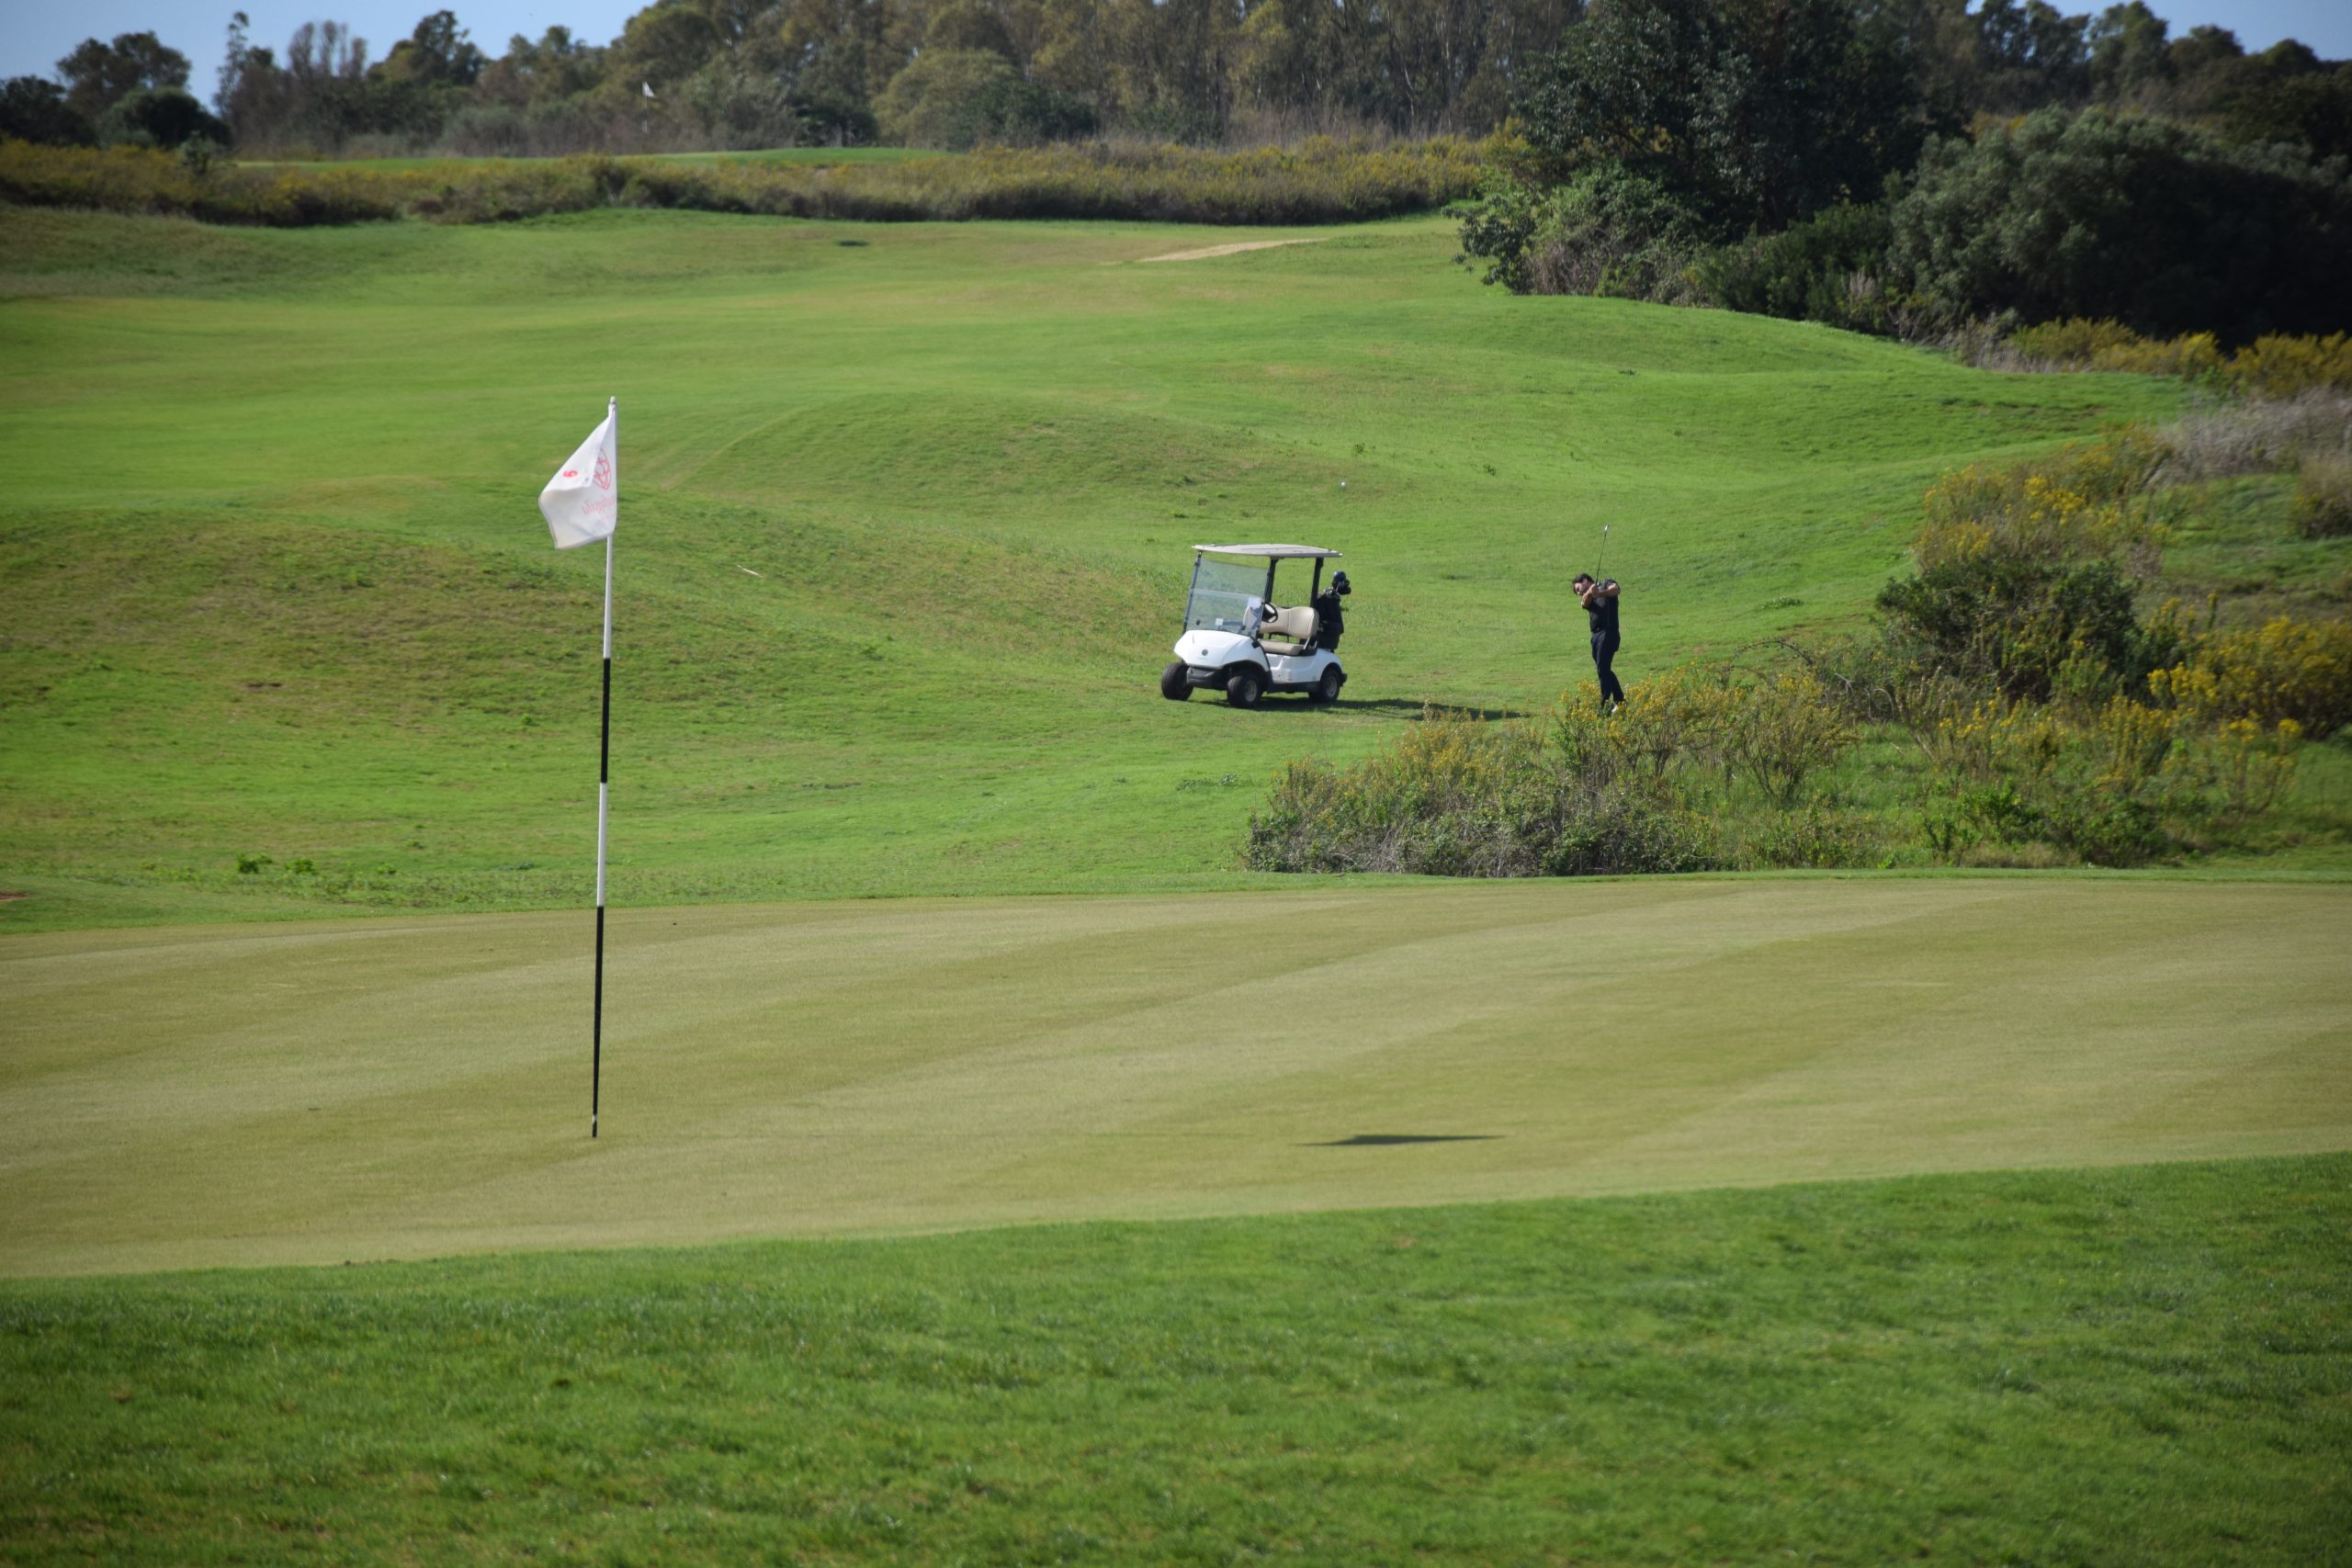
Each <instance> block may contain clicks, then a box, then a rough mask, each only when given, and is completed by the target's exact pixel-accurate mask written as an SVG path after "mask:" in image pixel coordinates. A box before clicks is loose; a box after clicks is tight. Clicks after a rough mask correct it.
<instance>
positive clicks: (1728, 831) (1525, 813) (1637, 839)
mask: <svg viewBox="0 0 2352 1568" xmlns="http://www.w3.org/2000/svg"><path fill="white" fill-rule="evenodd" d="M1854 739H1855V737H1854V734H1853V731H1852V729H1851V728H1849V726H1848V725H1847V724H1846V722H1845V721H1844V719H1843V717H1842V716H1840V715H1839V713H1838V710H1837V708H1836V706H1835V705H1833V704H1832V703H1830V702H1829V701H1827V699H1826V694H1825V693H1824V690H1823V688H1822V685H1821V682H1820V681H1819V679H1818V678H1817V677H1816V676H1815V674H1814V672H1813V671H1811V670H1810V669H1808V668H1806V667H1804V666H1802V665H1792V666H1789V667H1785V668H1781V669H1777V670H1774V671H1769V672H1767V673H1766V674H1765V675H1763V676H1762V677H1761V678H1758V679H1753V680H1745V679H1737V678H1735V677H1734V676H1733V675H1732V674H1731V673H1729V672H1728V671H1723V670H1720V669H1712V670H1694V671H1676V672H1674V673H1671V674H1668V675H1664V676H1660V677H1658V678H1657V679H1656V680H1653V681H1650V682H1645V684H1644V685H1643V687H1642V689H1641V690H1640V691H1639V692H1638V693H1636V694H1634V701H1632V702H1629V703H1627V704H1626V705H1624V706H1623V707H1622V708H1620V709H1618V710H1617V711H1616V712H1615V713H1614V714H1604V713H1602V712H1601V711H1600V705H1598V704H1597V703H1596V702H1594V701H1593V697H1592V693H1591V690H1590V688H1589V687H1588V688H1587V689H1585V690H1584V691H1581V692H1578V693H1576V694H1571V695H1569V696H1566V697H1564V698H1562V699H1561V701H1560V703H1559V704H1558V705H1555V707H1554V709H1553V710H1552V711H1551V712H1550V713H1549V714H1548V715H1546V716H1544V717H1543V718H1541V719H1526V720H1516V721H1511V722H1507V723H1501V724H1487V723H1483V722H1481V721H1480V720H1478V719H1476V718H1474V717H1470V716H1463V715H1453V714H1446V713H1443V712H1440V711H1437V710H1430V711H1428V712H1426V713H1425V714H1424V716H1423V718H1422V721H1421V722H1420V723H1419V724H1417V725H1414V726H1413V727H1412V728H1410V729H1409V730H1408V732H1407V733H1406V734H1405V735H1404V736H1402V737H1401V738H1400V739H1398V740H1397V742H1396V743H1395V744H1394V745H1392V746H1390V747H1387V748H1385V749H1384V750H1381V751H1378V752H1376V753H1374V755H1373V756H1371V757H1369V758H1367V759H1365V760H1364V761H1362V762H1360V763H1358V764H1356V765H1355V766H1353V767H1351V768H1348V769H1344V770H1341V769H1335V768H1333V767H1331V766H1330V765H1329V764H1328V763H1324V762H1313V761H1309V762H1295V763H1293V764H1291V766H1290V767H1289V768H1288V769H1286V770H1285V771H1284V772H1283V774H1282V775H1281V777H1280V778H1279V779H1277V781H1276V782H1275V784H1274V787H1273V790H1272V793H1271V794H1270V795H1269V796H1268V799H1267V803H1266V808H1265V809H1264V810H1263V811H1262V812H1261V813H1258V814H1256V815H1253V816H1252V818H1250V842H1249V850H1248V857H1249V862H1250V864H1251V865H1252V866H1253V867H1256V868H1258V869H1260V870H1264V871H1402V872H1419V873H1427V874H1438V875H1451V876H1582V875H1595V874H1622V873H1631V872H1672V871H1702V870H1708V869H1711V868H1717V867H1724V866H1729V865H1733V864H1762V865H1822V864H1829V863H1851V856H1852V855H1854V854H1855V853H1857V852H1858V850H1859V846H1860V843H1861V841H1862V839H1863V837H1864V835H1863V833H1862V832H1861V830H1860V829H1859V828H1858V827H1857V826H1856V825H1855V824H1854V823H1852V822H1850V821H1849V820H1848V819H1847V818H1844V817H1843V816H1842V815H1840V814H1839V813H1838V812H1837V811H1836V810H1834V809H1833V808H1831V807H1829V806H1828V805H1827V804H1826V803H1825V802H1823V801H1821V800H1819V799H1815V798H1811V797H1809V795H1808V793H1807V786H1808V785H1809V784H1810V783H1811V781H1812V780H1813V779H1814V778H1815V776H1816V774H1817V773H1819V772H1820V771H1821V770H1823V769H1825V768H1826V767H1828V766H1830V765H1831V764H1833V763H1834V762H1835V761H1837V760H1838V757H1839V756H1841V755H1842V754H1843V753H1844V751H1845V750H1847V748H1849V746H1851V745H1852V743H1853V741H1854ZM1735 846H1737V848H1736V850H1735Z"/></svg>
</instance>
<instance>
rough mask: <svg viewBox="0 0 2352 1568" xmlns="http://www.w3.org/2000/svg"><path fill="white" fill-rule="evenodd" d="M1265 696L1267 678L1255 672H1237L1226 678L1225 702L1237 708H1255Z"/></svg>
mask: <svg viewBox="0 0 2352 1568" xmlns="http://www.w3.org/2000/svg"><path fill="white" fill-rule="evenodd" d="M1265 694H1266V680H1265V677H1264V676H1262V675H1261V674H1259V673H1258V672H1257V671H1255V670H1236V671H1234V672H1233V673H1232V674H1230V675H1228V676H1227V677H1226V681H1225V700H1226V701H1227V702H1228V703H1231V704H1232V705H1234V706H1235V707H1238V708H1254V707H1256V706H1257V705H1258V699H1259V698H1260V697H1262V696H1264V695H1265Z"/></svg>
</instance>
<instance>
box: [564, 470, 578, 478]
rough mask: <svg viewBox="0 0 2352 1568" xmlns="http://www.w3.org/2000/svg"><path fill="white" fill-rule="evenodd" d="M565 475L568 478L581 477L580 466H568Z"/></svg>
mask: <svg viewBox="0 0 2352 1568" xmlns="http://www.w3.org/2000/svg"><path fill="white" fill-rule="evenodd" d="M563 477H564V478H565V479H578V478H579V477H580V470H579V469H578V468H566V469H564V470H563Z"/></svg>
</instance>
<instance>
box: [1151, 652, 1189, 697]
mask: <svg viewBox="0 0 2352 1568" xmlns="http://www.w3.org/2000/svg"><path fill="white" fill-rule="evenodd" d="M1159 694H1160V695H1161V696H1163V697H1166V698H1167V699H1168V700H1169V701H1170V702H1171V703H1181V702H1182V701H1183V700H1184V699H1185V698H1187V697H1189V696H1191V695H1192V694H1193V683H1192V682H1190V681H1187V680H1185V679H1184V661H1183V660H1181V659H1180V660H1177V661H1176V662H1175V663H1173V664H1170V666H1169V667H1168V668H1167V669H1165V670H1162V671H1160V672H1159Z"/></svg>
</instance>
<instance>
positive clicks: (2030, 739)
mask: <svg viewBox="0 0 2352 1568" xmlns="http://www.w3.org/2000/svg"><path fill="white" fill-rule="evenodd" d="M2301 739H2302V732H2301V728H2299V727H2298V726H2296V725H2295V724H2293V723H2292V722H2291V721H2290V722H2288V723H2284V724H2279V725H2276V726H2271V727H2268V728H2266V727H2264V726H2262V725H2260V724H2257V723H2256V722H2254V721H2252V720H2240V721H2237V722H2235V723H2233V724H2231V725H2226V726H2223V727H2222V728H2218V729H2214V728H2202V727H2200V726H2199V725H2198V724H2197V723H2196V722H2195V721H2194V720H2193V719H2192V718H2191V717H2189V716H2187V715H2182V714H2178V713H2176V712H2174V711H2171V710H2167V709H2163V708H2152V707H2148V706H2146V705H2143V704H2141V703H2136V702H2133V701H2131V700H2130V699H2129V698H2125V697H2120V696H2119V697H2116V698H2114V699H2112V700H2110V701H2109V703H2107V704H2106V705H2105V706H2103V707H2101V708H2099V709H2098V710H2096V711H2095V712H2092V713H2089V714H2087V715H2086V716H2084V717H2082V718H2080V719H2070V718H2069V717H2067V716H2064V715H2063V714H2060V713H2058V712H2056V711H2054V710H2052V709H2049V708H2045V707H2040V706H2037V705H2030V704H2021V703H2020V704H2009V703H2002V702H1988V703H1983V704H1979V705H1976V706H1974V707H1973V708H1971V709H1970V710H1968V711H1967V712H1965V713H1960V714H1955V715H1952V716H1950V717H1948V718H1946V719H1945V720H1944V721H1943V722H1942V723H1941V724H1940V725H1939V726H1938V728H1937V731H1936V734H1935V736H1934V738H1933V740H1932V742H1931V743H1930V745H1929V748H1928V752H1929V761H1930V767H1929V769H1928V774H1927V777H1926V784H1927V791H1928V798H1927V801H1926V804H1925V809H1924V810H1923V812H1922V814H1921V818H1920V826H1921V831H1922V833H1923V834H1924V836H1925V837H1926V839H1927V840H1928V845H1929V847H1930V848H1931V849H1932V850H1933V851H1934V852H1936V853H1937V854H1938V855H1939V857H1940V858H1943V859H1945V860H1950V861H1964V860H1970V859H1981V858H1983V857H1984V852H1985V850H1986V849H1987V848H1988V847H1991V848H1994V849H1996V851H1997V852H2004V853H2007V856H2008V858H2019V857H2018V855H2017V854H2016V853H2015V852H2019V851H2030V850H2031V849H2032V848H2033V847H2034V846H2037V845H2039V846H2047V848H2048V849H2049V850H2052V851H2055V852H2059V853H2061V854H2064V855H2068V856H2072V857H2074V858H2075V859H2078V860H2081V861H2084V862H2086V863H2089V864H2092V865H2111V866H2123V865H2139V864H2144V863H2147V862H2149V861H2151V860H2154V859H2157V858H2159V857H2161V856H2164V855H2165V854H2169V853H2173V852H2177V851H2180V850H2184V849H2191V848H2195V847H2198V846H2199V844H2200V843H2202V842H2204V841H2206V840H2210V838H2211V836H2212V835H2214V834H2216V833H2219V832H2222V831H2225V830H2227V829H2230V828H2232V827H2233V826H2235V825H2236V824H2238V823H2240V822H2243V821H2245V820H2246V819H2247V818H2251V817H2254V816H2256V815H2258V814H2260V813H2261V812H2264V811H2267V810H2268V809H2269V808H2270V807H2272V806H2274V805H2275V804H2276V803H2277V802H2278V797H2279V795H2281V794H2282V793H2283V792H2284V790H2285V788H2286V786H2287V784H2288V782H2289V780H2290V778H2291V777H2292V775H2293V773H2294V766H2295V751H2296V749H2297V747H2298V746H2299V745H2300V744H2301ZM2022 858H2026V859H2032V858H2035V857H2033V856H2032V855H2030V853H2029V854H2027V855H2025V856H2024V857H2022Z"/></svg>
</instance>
